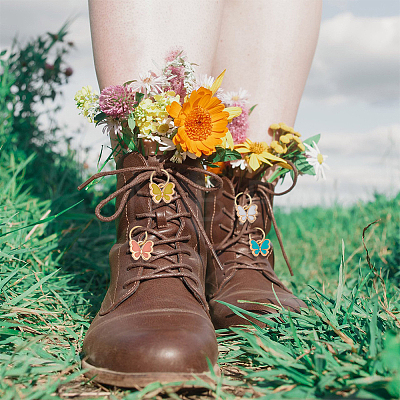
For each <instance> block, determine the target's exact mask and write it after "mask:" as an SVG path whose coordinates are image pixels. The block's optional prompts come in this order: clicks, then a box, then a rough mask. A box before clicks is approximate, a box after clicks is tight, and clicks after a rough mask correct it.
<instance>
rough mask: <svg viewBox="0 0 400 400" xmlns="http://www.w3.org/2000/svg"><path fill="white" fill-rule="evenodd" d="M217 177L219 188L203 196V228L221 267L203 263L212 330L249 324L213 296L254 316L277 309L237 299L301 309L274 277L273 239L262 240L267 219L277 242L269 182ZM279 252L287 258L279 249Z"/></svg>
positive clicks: (297, 300)
mask: <svg viewBox="0 0 400 400" xmlns="http://www.w3.org/2000/svg"><path fill="white" fill-rule="evenodd" d="M296 178H297V175H296ZM222 179H223V182H224V184H223V190H220V191H217V192H213V193H210V194H209V195H207V197H206V213H205V214H206V219H205V226H206V231H207V233H208V234H209V238H210V240H211V242H212V243H213V245H214V250H215V251H216V253H217V255H218V257H219V259H220V261H221V263H222V265H223V267H222V268H219V266H218V265H217V264H216V263H215V262H214V260H211V259H210V260H209V264H208V267H207V278H206V294H207V299H208V302H209V306H210V314H211V319H212V321H213V324H214V326H215V328H216V329H222V328H228V327H230V326H234V325H243V324H248V321H246V320H245V319H243V318H241V317H239V316H238V315H236V314H234V313H233V312H232V311H231V310H230V309H229V308H228V307H227V306H226V305H223V304H221V303H218V302H217V300H220V301H224V302H226V303H229V304H232V305H235V306H238V307H240V308H242V309H245V310H248V311H252V312H254V313H257V314H265V313H276V312H277V311H276V310H275V309H273V308H270V307H267V306H265V305H258V304H252V303H241V302H240V303H239V302H238V300H245V301H254V302H258V303H264V304H265V303H267V304H274V305H277V306H279V307H280V306H281V305H282V306H283V307H284V308H287V309H291V310H295V311H299V309H300V307H306V305H305V303H304V302H303V301H301V300H299V299H298V298H297V297H295V296H294V295H293V294H292V293H291V292H290V290H288V289H287V288H286V287H285V286H284V285H283V283H282V282H281V281H280V280H279V279H278V277H277V276H276V274H275V271H274V252H273V248H272V243H271V242H270V241H269V240H268V239H265V235H266V234H267V233H268V232H269V230H270V228H271V221H272V222H273V223H274V227H275V230H276V232H277V236H278V239H279V242H280V244H281V239H280V235H279V231H278V230H277V227H276V223H275V218H274V216H273V212H272V197H273V194H274V191H273V185H271V184H267V183H262V182H261V181H260V180H250V179H246V178H238V177H233V178H231V179H229V178H227V177H223V178H222ZM294 184H295V182H294ZM294 184H293V185H292V187H294ZM289 190H291V188H290V189H289ZM287 192H288V191H285V193H287ZM282 194H283V193H282ZM281 247H282V245H281ZM282 251H283V254H284V257H285V259H286V261H287V257H286V254H285V252H284V250H283V247H282ZM287 262H288V261H287ZM288 266H289V269H290V271H291V268H290V265H289V264H288ZM274 292H275V293H274ZM253 322H255V323H257V324H258V325H261V324H260V322H257V321H256V320H254V319H253Z"/></svg>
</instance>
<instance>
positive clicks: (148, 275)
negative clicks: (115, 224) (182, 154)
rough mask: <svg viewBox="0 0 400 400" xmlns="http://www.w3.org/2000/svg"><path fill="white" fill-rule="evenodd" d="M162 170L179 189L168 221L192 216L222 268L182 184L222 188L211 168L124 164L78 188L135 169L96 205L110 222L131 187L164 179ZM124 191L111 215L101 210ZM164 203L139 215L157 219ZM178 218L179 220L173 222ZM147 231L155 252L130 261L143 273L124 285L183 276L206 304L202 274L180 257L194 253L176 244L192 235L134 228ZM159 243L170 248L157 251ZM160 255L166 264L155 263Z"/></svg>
mask: <svg viewBox="0 0 400 400" xmlns="http://www.w3.org/2000/svg"><path fill="white" fill-rule="evenodd" d="M181 168H182V169H183V168H184V169H185V171H190V172H194V173H199V174H203V175H206V176H210V177H212V178H213V179H214V181H215V184H214V187H210V188H207V187H205V186H202V185H199V184H197V183H195V182H193V181H192V180H191V179H189V178H188V177H186V176H185V175H183V174H182V173H181V172H180V171H179V169H181ZM163 171H167V172H168V174H169V177H170V181H171V182H173V183H174V184H175V190H176V193H175V195H174V197H173V199H172V200H171V202H170V203H168V206H169V207H170V208H172V209H173V211H174V212H173V213H172V215H170V216H166V217H165V218H166V222H172V223H176V225H177V227H179V226H181V223H182V220H181V218H192V219H193V222H194V224H195V226H196V228H197V229H198V231H199V232H200V234H201V235H202V236H203V238H204V240H205V242H206V244H207V246H208V248H209V250H210V251H211V253H212V255H213V257H214V258H215V260H216V262H217V263H218V265H219V266H220V268H222V265H221V262H220V261H219V259H218V256H217V254H216V253H215V250H214V248H213V245H212V244H211V242H210V240H209V238H208V236H207V233H206V231H205V229H204V227H203V223H202V221H200V220H199V218H198V216H197V213H196V211H195V210H194V209H193V207H192V205H191V204H190V202H189V200H188V194H187V192H186V191H185V189H184V187H183V186H182V183H186V184H187V185H188V186H191V187H192V188H194V189H197V190H200V191H202V192H212V191H216V190H219V189H220V188H221V187H222V179H221V178H220V177H219V176H217V175H215V174H213V173H212V172H209V171H207V170H205V169H203V168H198V167H192V166H181V165H179V164H174V165H173V168H171V166H169V165H168V164H164V165H159V166H140V167H127V168H121V169H116V170H114V171H104V172H99V173H97V174H94V175H93V176H92V177H90V178H89V179H88V180H87V181H86V182H84V183H83V184H81V185H80V186H79V187H78V190H82V189H83V188H85V187H86V186H87V185H89V184H90V183H91V182H92V181H94V180H95V179H98V178H101V177H105V176H110V175H118V174H124V173H126V172H131V173H133V175H134V177H133V178H132V179H131V180H130V181H128V182H127V183H126V184H125V185H123V186H122V187H121V188H119V189H117V190H116V191H115V192H113V193H111V194H110V195H109V196H108V197H106V198H105V199H103V200H102V201H100V203H99V204H98V205H97V206H96V209H95V214H96V216H97V218H98V219H99V220H100V221H104V222H109V221H113V220H115V219H116V218H118V217H119V216H120V215H121V213H122V211H123V210H124V207H125V206H126V204H127V202H128V199H129V195H130V193H131V191H132V189H133V188H134V187H135V186H137V185H141V184H142V183H144V182H146V181H147V182H149V181H150V177H151V176H152V175H153V176H154V178H153V179H154V180H155V181H156V182H157V181H158V182H162V179H160V178H159V176H162V175H164V172H163ZM120 195H122V198H121V201H120V204H119V206H118V208H117V210H116V211H115V213H114V214H113V215H111V216H108V217H107V216H104V215H102V214H101V210H102V208H103V207H104V206H105V205H106V204H107V203H109V202H110V201H111V200H113V199H114V198H116V197H117V196H120ZM144 196H145V197H151V195H150V194H148V195H144ZM178 199H180V200H181V201H182V203H183V204H184V206H185V208H186V210H185V211H178V207H177V200H178ZM164 206H165V203H163V202H160V203H158V204H156V203H154V202H152V212H148V213H141V214H136V218H137V219H138V220H139V219H146V218H147V219H151V220H153V221H154V220H156V218H157V210H158V209H159V208H161V207H164ZM174 221H176V222H174ZM144 232H147V233H148V234H150V235H153V237H154V238H156V240H154V251H153V252H152V255H151V260H149V261H143V262H142V261H139V260H137V261H135V263H134V264H132V265H130V266H129V267H128V268H127V269H128V270H131V269H133V268H140V269H141V271H140V272H141V273H139V274H138V275H137V276H136V277H133V278H131V279H129V280H127V281H126V282H125V283H124V287H127V286H129V285H132V284H135V283H136V282H141V281H144V280H150V279H157V278H162V277H164V278H165V277H178V278H182V279H183V280H184V281H185V282H186V283H187V284H189V281H190V282H191V283H192V284H189V286H190V288H191V290H192V292H193V294H194V295H195V297H196V298H197V299H198V300H200V301H201V303H203V305H204V306H206V300H205V298H204V294H203V293H202V292H201V291H200V290H199V288H201V287H202V285H201V283H200V280H199V278H198V277H197V275H196V274H195V273H194V271H193V267H192V266H190V265H189V264H187V263H184V262H180V260H179V257H180V256H181V255H183V254H187V255H190V254H191V253H190V252H189V251H188V250H184V249H180V248H179V247H178V246H176V245H177V243H181V242H187V241H189V240H190V239H191V236H190V235H186V236H178V235H175V236H173V237H170V236H166V235H164V234H162V233H160V232H159V231H158V230H156V229H153V228H150V227H149V226H147V227H146V226H138V227H137V230H135V235H136V233H137V234H138V235H139V236H140V235H141V234H142V233H144ZM177 232H179V229H177ZM159 245H170V246H171V248H170V249H168V250H166V249H165V248H164V249H163V250H162V251H157V246H159ZM176 257H178V258H177V259H178V262H176ZM159 259H165V260H166V261H167V265H165V266H160V265H155V264H153V262H152V261H156V260H159ZM144 269H146V272H145V273H143V272H144Z"/></svg>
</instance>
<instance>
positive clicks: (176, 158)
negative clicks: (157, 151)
mask: <svg viewBox="0 0 400 400" xmlns="http://www.w3.org/2000/svg"><path fill="white" fill-rule="evenodd" d="M171 141H172V140H171ZM186 157H189V158H191V159H192V160H194V159H196V158H197V156H196V154H193V153H191V152H190V151H184V152H182V153H181V152H180V151H179V150H176V151H175V154H174V155H173V156H172V157H171V161H172V162H174V163H178V164H182V162H183V161H185V160H186Z"/></svg>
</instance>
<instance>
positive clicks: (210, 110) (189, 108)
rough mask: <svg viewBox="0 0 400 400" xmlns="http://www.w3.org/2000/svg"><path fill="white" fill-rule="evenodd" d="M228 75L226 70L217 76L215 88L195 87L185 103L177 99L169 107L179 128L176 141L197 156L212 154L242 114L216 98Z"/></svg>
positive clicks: (176, 143)
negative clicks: (234, 120) (230, 120)
mask: <svg viewBox="0 0 400 400" xmlns="http://www.w3.org/2000/svg"><path fill="white" fill-rule="evenodd" d="M224 74H225V71H223V72H222V73H221V74H220V75H219V76H218V77H217V79H216V80H215V82H214V83H213V85H212V86H211V89H206V88H204V87H200V88H199V89H198V90H193V91H192V93H191V94H190V97H189V98H187V99H185V102H184V103H183V105H182V106H181V105H180V104H179V103H178V102H176V101H174V102H173V103H172V104H171V105H169V106H167V111H168V113H169V115H171V117H172V118H174V124H175V126H177V127H179V128H178V132H177V134H176V135H175V136H174V138H173V139H172V140H173V142H174V144H175V145H180V146H181V147H182V149H183V150H184V151H190V152H191V153H194V154H196V156H197V157H200V156H201V155H202V154H205V155H210V154H212V153H213V152H214V151H215V147H216V146H218V145H220V144H221V143H222V139H223V138H224V137H225V136H226V133H227V132H228V128H227V125H228V120H229V119H231V118H234V117H235V116H237V115H240V113H239V114H237V113H238V110H237V108H238V107H228V108H225V106H224V105H223V104H222V102H221V100H220V99H218V98H217V97H214V94H215V93H216V92H217V90H218V88H219V87H220V85H221V83H222V79H223V77H224ZM240 112H241V110H240Z"/></svg>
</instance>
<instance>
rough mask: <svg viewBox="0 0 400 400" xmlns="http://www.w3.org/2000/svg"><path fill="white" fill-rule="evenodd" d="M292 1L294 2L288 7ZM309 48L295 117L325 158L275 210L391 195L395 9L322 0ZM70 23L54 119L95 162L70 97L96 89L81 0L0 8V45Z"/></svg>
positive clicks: (356, 0) (399, 30)
mask: <svg viewBox="0 0 400 400" xmlns="http://www.w3.org/2000/svg"><path fill="white" fill-rule="evenodd" d="M293 1H295V0H293ZM323 4H324V6H323V17H322V24H321V31H320V37H319V43H318V46H317V51H316V54H315V58H314V62H313V66H312V69H311V72H310V76H309V79H308V82H307V85H306V89H305V92H304V96H303V99H302V102H301V105H300V109H299V112H298V117H297V121H296V125H295V127H296V129H297V130H298V131H300V132H301V133H302V135H303V137H308V136H312V135H314V134H317V133H322V134H323V136H322V139H321V141H320V149H321V151H322V153H323V154H327V155H328V160H327V162H328V164H329V166H330V171H328V174H327V180H326V181H323V182H321V181H318V182H315V180H314V178H312V177H301V179H300V181H299V183H298V185H297V187H296V188H295V189H294V191H293V192H292V193H291V194H289V195H287V196H284V197H282V198H279V199H277V201H276V203H277V204H280V205H282V206H288V205H310V204H324V205H329V204H332V203H333V202H335V201H337V202H340V203H341V204H351V203H354V202H356V201H358V200H367V199H370V198H371V196H372V194H373V193H374V192H375V191H378V192H386V193H389V194H394V193H396V192H397V191H399V190H400V157H399V153H400V100H399V99H400V94H399V91H400V1H399V0H381V1H376V0H324V3H323ZM68 18H74V22H73V24H72V25H71V28H70V40H72V41H74V43H75V45H76V48H75V50H73V52H72V54H71V56H70V57H69V58H68V61H69V63H70V65H71V67H72V68H73V69H74V74H73V75H72V77H71V80H70V84H69V85H68V86H67V87H66V88H65V91H64V99H63V111H62V113H60V115H59V119H60V121H61V122H62V123H63V124H65V125H68V127H69V131H70V132H76V130H77V129H78V128H80V133H79V134H75V139H74V145H75V146H77V147H90V148H91V152H90V157H89V159H88V161H89V164H91V165H92V164H94V160H95V159H97V155H98V153H99V149H100V146H101V144H107V138H105V137H104V136H103V135H102V133H101V131H98V130H94V129H90V127H89V126H88V125H86V124H85V122H84V121H83V120H82V117H80V116H78V115H77V112H76V110H75V106H74V102H73V96H74V93H75V92H76V91H77V90H78V89H80V87H81V86H83V85H87V84H90V85H92V86H93V87H97V81H96V76H95V72H94V66H93V59H92V53H91V44H90V29H89V21H88V12H87V5H86V1H84V0H41V1H37V0H26V1H24V0H0V45H1V48H2V49H3V48H6V47H8V46H10V44H11V41H12V39H13V37H14V36H15V35H18V37H19V38H20V39H21V40H26V39H29V38H32V37H35V36H36V35H38V34H42V33H44V32H46V31H51V32H56V31H57V30H58V29H59V28H60V26H61V25H62V24H63V23H64V22H65V21H66V20H67V19H68Z"/></svg>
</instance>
